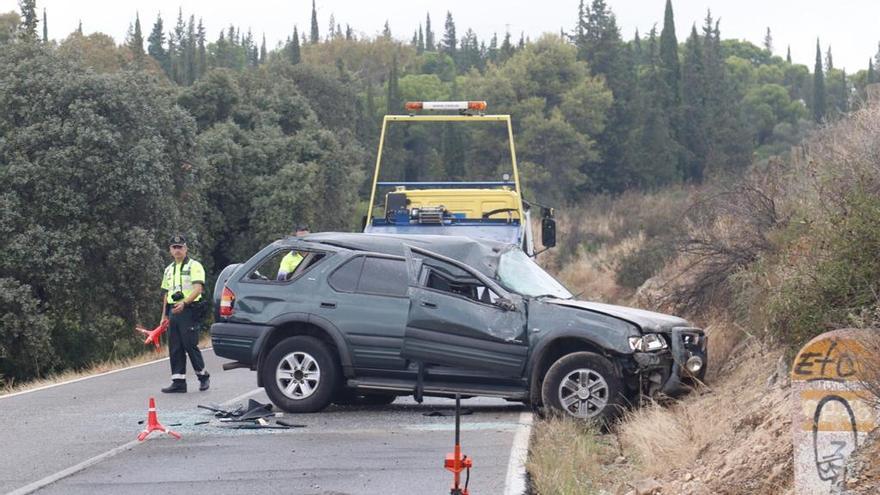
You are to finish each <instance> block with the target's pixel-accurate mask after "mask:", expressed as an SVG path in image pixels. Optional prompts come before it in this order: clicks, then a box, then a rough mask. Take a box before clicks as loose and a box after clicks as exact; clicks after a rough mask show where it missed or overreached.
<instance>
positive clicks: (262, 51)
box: [260, 33, 266, 65]
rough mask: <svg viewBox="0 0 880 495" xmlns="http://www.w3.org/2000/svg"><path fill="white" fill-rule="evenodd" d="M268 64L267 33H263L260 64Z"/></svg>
mask: <svg viewBox="0 0 880 495" xmlns="http://www.w3.org/2000/svg"><path fill="white" fill-rule="evenodd" d="M265 63H266V33H263V43H262V44H261V45H260V64H261V65H262V64H265Z"/></svg>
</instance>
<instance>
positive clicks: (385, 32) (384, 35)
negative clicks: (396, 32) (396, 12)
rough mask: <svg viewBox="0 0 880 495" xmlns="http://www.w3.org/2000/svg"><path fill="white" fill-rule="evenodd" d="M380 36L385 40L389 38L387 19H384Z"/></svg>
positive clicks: (389, 30) (389, 29)
mask: <svg viewBox="0 0 880 495" xmlns="http://www.w3.org/2000/svg"><path fill="white" fill-rule="evenodd" d="M382 37H383V38H385V39H386V40H389V41H390V40H391V26H390V25H389V24H388V19H385V27H383V28H382Z"/></svg>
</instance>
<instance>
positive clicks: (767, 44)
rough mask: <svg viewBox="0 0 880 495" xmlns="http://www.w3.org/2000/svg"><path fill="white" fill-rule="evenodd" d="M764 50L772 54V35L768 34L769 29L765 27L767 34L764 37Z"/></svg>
mask: <svg viewBox="0 0 880 495" xmlns="http://www.w3.org/2000/svg"><path fill="white" fill-rule="evenodd" d="M764 49H765V50H767V51H768V52H770V53H773V35H772V34H771V33H770V27H769V26H768V27H767V33H766V34H765V35H764Z"/></svg>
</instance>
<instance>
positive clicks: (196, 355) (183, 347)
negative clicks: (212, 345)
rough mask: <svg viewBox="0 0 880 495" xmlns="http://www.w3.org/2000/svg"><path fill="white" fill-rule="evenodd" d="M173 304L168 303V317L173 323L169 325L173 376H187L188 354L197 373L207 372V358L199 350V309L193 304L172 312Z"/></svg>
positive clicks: (182, 377)
mask: <svg viewBox="0 0 880 495" xmlns="http://www.w3.org/2000/svg"><path fill="white" fill-rule="evenodd" d="M171 306H172V305H171V304H169V305H168V317H169V319H170V320H171V324H170V325H169V326H168V354H169V357H170V361H171V378H172V379H175V380H183V379H185V378H186V356H189V361H190V363H192V367H193V370H194V371H195V372H196V375H203V374H204V373H205V360H204V359H203V358H202V351H200V350H199V345H198V344H199V329H200V328H201V318H200V314H199V311H197V310H196V309H194V308H193V307H192V306H187V307H185V308H184V309H183V311H181V312H180V314H174V313H172V312H171Z"/></svg>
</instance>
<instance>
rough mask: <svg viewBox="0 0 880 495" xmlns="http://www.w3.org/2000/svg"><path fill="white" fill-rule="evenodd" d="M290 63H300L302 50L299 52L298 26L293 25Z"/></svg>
mask: <svg viewBox="0 0 880 495" xmlns="http://www.w3.org/2000/svg"><path fill="white" fill-rule="evenodd" d="M288 51H289V52H290V53H289V59H290V63H291V64H293V65H296V64H298V63H300V60H301V58H300V52H299V33H297V30H296V26H293V39H292V40H290V48H289V50H288Z"/></svg>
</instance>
